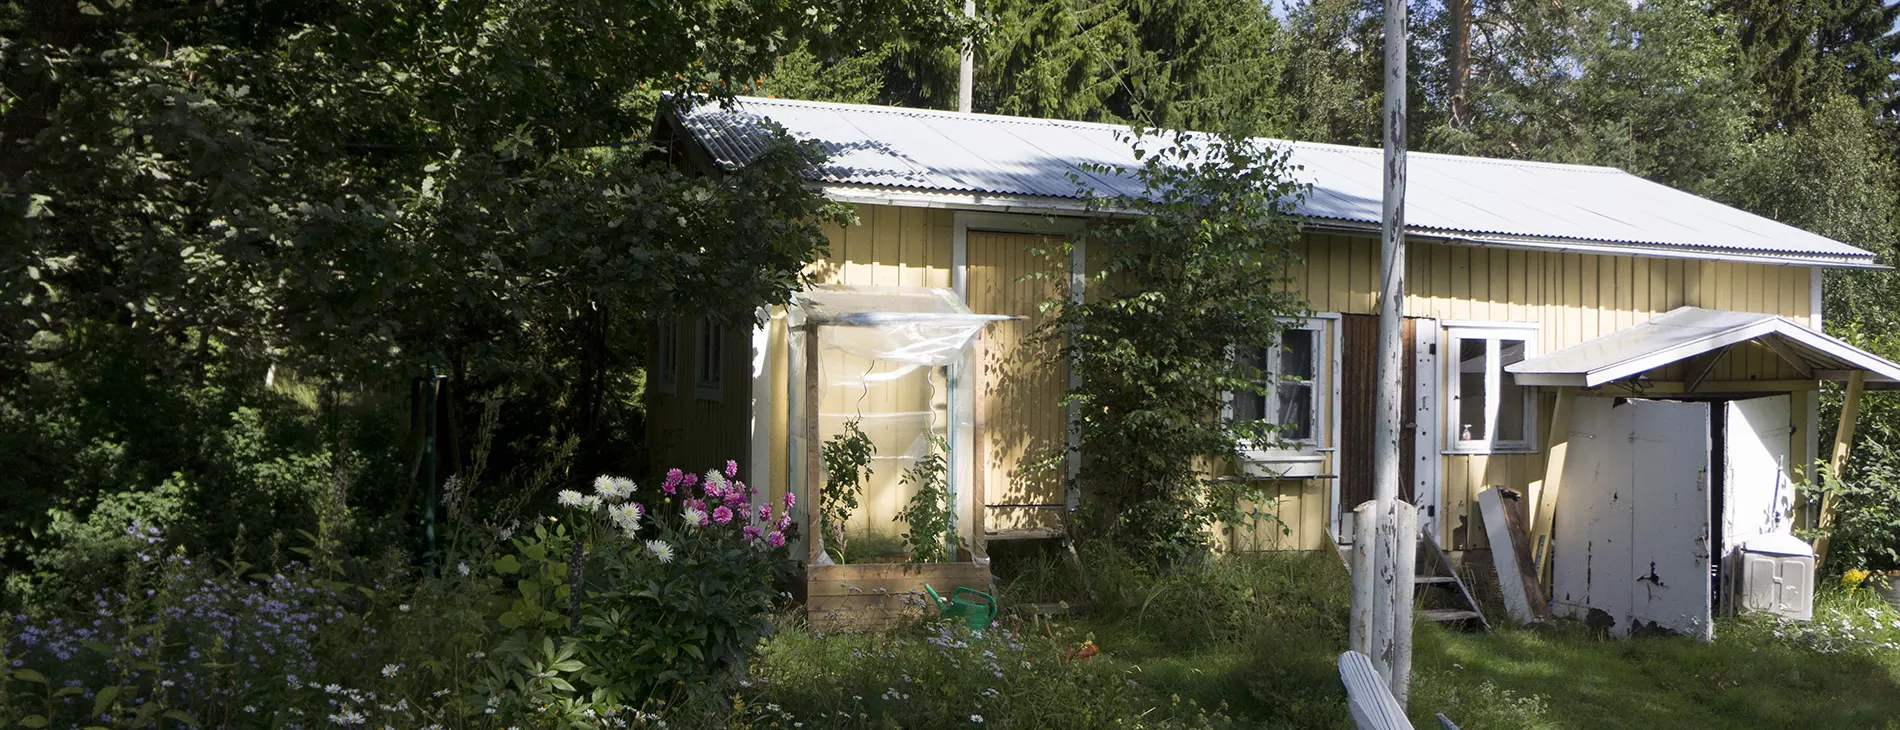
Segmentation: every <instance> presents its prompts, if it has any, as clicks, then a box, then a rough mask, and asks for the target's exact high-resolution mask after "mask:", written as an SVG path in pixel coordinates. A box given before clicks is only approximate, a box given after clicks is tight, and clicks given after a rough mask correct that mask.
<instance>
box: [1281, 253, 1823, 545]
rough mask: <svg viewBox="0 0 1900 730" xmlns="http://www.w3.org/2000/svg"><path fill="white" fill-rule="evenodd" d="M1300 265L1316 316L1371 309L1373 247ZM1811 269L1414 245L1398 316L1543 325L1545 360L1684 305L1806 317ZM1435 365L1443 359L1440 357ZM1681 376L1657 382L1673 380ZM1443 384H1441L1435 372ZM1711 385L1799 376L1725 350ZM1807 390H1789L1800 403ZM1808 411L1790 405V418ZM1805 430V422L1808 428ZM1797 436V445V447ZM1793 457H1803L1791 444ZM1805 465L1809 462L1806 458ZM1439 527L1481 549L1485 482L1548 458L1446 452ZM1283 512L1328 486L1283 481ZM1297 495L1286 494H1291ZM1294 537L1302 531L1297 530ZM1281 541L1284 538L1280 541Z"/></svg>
mask: <svg viewBox="0 0 1900 730" xmlns="http://www.w3.org/2000/svg"><path fill="white" fill-rule="evenodd" d="M1295 253H1297V254H1298V255H1299V256H1300V258H1301V261H1302V263H1301V264H1296V265H1295V266H1294V267H1293V268H1292V269H1291V270H1290V271H1289V274H1290V275H1291V276H1292V278H1293V280H1294V283H1293V286H1294V287H1295V289H1296V290H1298V291H1300V292H1302V293H1304V294H1305V296H1306V298H1307V301H1308V302H1309V304H1310V306H1311V307H1312V308H1313V310H1314V311H1319V312H1341V313H1373V312H1374V311H1375V310H1374V308H1373V300H1374V298H1375V294H1376V291H1377V288H1378V240H1377V239H1373V238H1363V237H1353V236H1344V235H1333V234H1309V235H1307V236H1305V237H1304V238H1303V240H1302V241H1301V242H1300V243H1299V244H1297V246H1296V251H1295ZM1809 282H1810V278H1809V270H1808V269H1807V268H1805V267H1798V266H1774V265H1762V264H1746V263H1729V262H1718V261H1691V260H1677V259H1658V258H1637V257H1633V256H1599V255H1592V254H1575V253H1557V252H1542V251H1508V250H1498V249H1485V248H1474V247H1463V246H1443V245H1436V244H1422V243H1414V244H1412V245H1411V247H1410V249H1409V256H1408V257H1407V260H1406V284H1407V287H1408V290H1407V294H1406V301H1405V314H1406V316H1408V317H1429V318H1432V319H1436V320H1440V321H1441V322H1443V321H1460V320H1462V321H1479V322H1521V323H1526V324H1530V325H1534V326H1536V327H1537V328H1538V340H1539V341H1538V352H1539V353H1540V354H1541V353H1549V352H1554V351H1556V350H1559V349H1562V348H1564V347H1569V346H1571V345H1575V344H1578V343H1581V342H1584V341H1586V340H1589V339H1592V338H1595V337H1600V336H1602V335H1606V334H1609V333H1612V332H1615V331H1618V330H1621V329H1625V328H1628V327H1630V326H1633V325H1636V324H1638V323H1641V322H1644V321H1648V320H1649V319H1650V318H1652V317H1654V316H1656V315H1659V314H1662V313H1664V312H1668V311H1669V310H1672V309H1675V308H1677V307H1681V306H1698V307H1705V308H1709V309H1731V310H1737V311H1746V312H1765V313H1769V314H1779V315H1783V316H1786V317H1789V318H1790V319H1795V320H1796V321H1802V322H1806V321H1811V319H1810V317H1811V316H1812V315H1813V312H1811V311H1810V306H1809V305H1810V301H1811V300H1810V299H1809V292H1808V287H1809ZM1440 362H1441V364H1442V363H1443V360H1442V359H1441V360H1440ZM1681 371H1682V369H1681V368H1680V367H1672V368H1669V369H1667V370H1665V371H1664V372H1663V373H1662V375H1663V378H1662V379H1680V378H1681V377H1682V376H1681ZM1439 377H1442V375H1441V376H1439ZM1709 378H1710V379H1711V380H1798V379H1799V378H1800V376H1799V374H1798V373H1796V372H1795V371H1794V369H1793V368H1791V367H1789V366H1788V365H1787V364H1786V363H1785V362H1783V361H1782V360H1781V359H1780V358H1779V357H1777V356H1775V354H1774V353H1773V352H1771V351H1769V350H1768V349H1767V348H1765V347H1762V346H1759V345H1753V344H1751V345H1748V346H1745V347H1736V348H1731V352H1730V353H1729V354H1727V355H1725V356H1724V357H1723V358H1722V359H1721V360H1720V361H1719V362H1718V363H1716V366H1715V369H1714V371H1713V372H1711V374H1710V375H1709ZM1553 398H1554V396H1552V395H1551V394H1549V393H1545V394H1544V396H1543V398H1542V399H1541V402H1540V407H1539V420H1540V425H1542V426H1544V428H1540V429H1539V431H1538V435H1539V438H1540V439H1541V438H1542V437H1543V436H1545V435H1546V430H1547V426H1548V421H1549V417H1550V408H1551V403H1552V401H1553ZM1802 398H1803V396H1802V394H1798V393H1797V394H1796V399H1797V400H1801V399H1802ZM1804 414H1805V411H1804V410H1802V409H1798V408H1797V409H1796V414H1795V417H1796V419H1797V420H1803V419H1804V418H1805V415H1804ZM1804 427H1805V426H1804ZM1798 440H1799V439H1797V441H1798ZM1797 450H1802V449H1800V447H1797ZM1801 456H1802V457H1803V458H1806V455H1805V454H1803V455H1801ZM1442 463H1443V469H1444V473H1443V477H1442V481H1441V489H1442V496H1441V505H1442V506H1441V508H1440V509H1441V511H1440V515H1441V521H1440V525H1441V528H1440V530H1441V532H1442V533H1444V539H1445V542H1446V547H1447V548H1448V549H1460V550H1461V549H1470V548H1485V547H1488V546H1489V541H1488V540H1487V538H1486V537H1485V534H1484V529H1483V525H1482V523H1481V522H1480V520H1479V518H1478V516H1477V512H1478V510H1477V495H1478V492H1480V491H1482V490H1483V489H1484V488H1485V487H1487V486H1491V485H1503V486H1508V487H1512V488H1516V489H1523V488H1524V487H1525V486H1526V485H1527V484H1529V483H1530V482H1531V481H1532V480H1536V479H1541V478H1543V469H1544V455H1543V454H1542V453H1541V449H1540V450H1539V453H1533V454H1493V455H1478V454H1470V455H1467V454H1447V455H1445V457H1444V458H1443V459H1442ZM1280 493H1281V498H1280V499H1279V500H1278V502H1277V507H1278V509H1280V510H1282V513H1281V514H1282V517H1283V518H1284V517H1285V516H1286V515H1299V516H1301V519H1302V520H1303V519H1304V515H1305V511H1306V509H1307V506H1306V505H1305V504H1303V503H1297V502H1303V501H1304V499H1306V498H1307V495H1311V494H1318V495H1319V498H1320V499H1322V500H1325V501H1326V502H1327V510H1328V518H1330V509H1331V504H1330V501H1331V496H1330V493H1329V490H1324V489H1319V490H1315V489H1312V488H1310V487H1309V486H1306V485H1301V486H1298V487H1295V486H1290V485H1289V486H1283V487H1282V488H1281V490H1280ZM1291 494H1298V495H1300V497H1297V498H1293V499H1289V497H1288V495H1291ZM1296 532H1299V531H1296ZM1300 537H1301V539H1299V540H1297V541H1295V540H1291V539H1288V540H1283V541H1281V542H1282V543H1283V546H1290V547H1295V548H1302V549H1314V548H1318V547H1323V546H1324V543H1320V542H1315V540H1314V539H1312V538H1310V537H1307V536H1306V535H1303V534H1302V535H1301V536H1300ZM1284 543H1291V544H1290V545H1284Z"/></svg>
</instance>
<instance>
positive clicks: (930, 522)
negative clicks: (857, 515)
mask: <svg viewBox="0 0 1900 730" xmlns="http://www.w3.org/2000/svg"><path fill="white" fill-rule="evenodd" d="M925 442H926V444H927V445H926V447H925V449H924V453H923V455H922V456H919V457H917V462H916V463H914V464H912V465H911V466H910V468H909V469H905V470H904V477H903V479H902V480H901V483H903V484H907V485H910V487H911V488H912V489H915V490H917V491H915V492H913V493H911V496H910V501H909V502H906V503H905V504H904V508H903V509H901V510H898V511H897V516H896V517H893V518H892V521H893V522H902V523H904V526H905V528H906V529H907V530H908V532H905V533H904V534H903V540H904V556H905V559H906V560H908V561H909V562H912V563H942V562H947V561H951V560H955V559H956V556H957V548H960V547H962V546H963V537H962V536H961V535H958V534H957V532H956V529H955V527H956V516H957V513H956V510H957V505H956V503H955V502H954V501H952V499H951V495H950V464H949V462H948V461H946V460H945V458H944V457H945V455H946V454H948V453H949V452H950V443H949V442H948V441H945V440H944V438H943V437H941V436H938V435H936V434H930V435H929V436H928V438H926V439H925Z"/></svg>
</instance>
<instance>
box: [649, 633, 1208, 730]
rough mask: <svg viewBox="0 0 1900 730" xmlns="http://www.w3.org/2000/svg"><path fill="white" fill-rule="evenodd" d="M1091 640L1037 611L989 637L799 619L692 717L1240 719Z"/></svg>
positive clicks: (1088, 724) (1086, 722)
mask: <svg viewBox="0 0 1900 730" xmlns="http://www.w3.org/2000/svg"><path fill="white" fill-rule="evenodd" d="M1086 642H1088V637H1087V636H1084V635H1082V634H1080V633H1079V632H1077V631H1075V630H1073V629H1071V628H1068V627H1065V626H1059V625H1056V624H1051V623H1047V622H1046V621H1039V620H1028V619H1024V620H1013V621H1012V622H1011V623H1009V624H1008V625H1007V628H1001V629H995V630H991V631H988V632H985V633H984V634H982V635H972V634H970V633H969V630H968V629H967V628H964V627H961V626H955V625H953V624H952V623H945V624H932V625H926V626H915V625H909V626H905V627H903V628H902V629H900V630H898V631H895V632H891V633H883V634H879V633H862V634H837V635H827V636H817V635H814V634H812V633H810V632H808V631H805V630H802V629H799V628H791V629H789V630H787V631H784V632H781V633H780V634H779V635H778V636H776V637H774V638H773V639H772V641H771V642H770V644H768V646H767V647H766V649H765V651H764V653H763V654H762V656H761V657H760V661H759V664H758V665H757V666H756V667H755V668H754V670H753V674H752V677H751V680H752V681H751V684H752V686H751V688H749V689H747V690H744V691H741V692H738V693H736V694H735V697H734V699H733V702H732V703H731V705H730V706H729V707H725V708H719V711H718V712H716V713H707V716H705V717H695V718H692V719H693V720H697V721H698V726H701V727H763V726H767V725H768V724H770V723H771V722H774V721H776V722H777V723H778V725H779V726H780V727H797V726H799V725H798V724H797V723H803V726H804V727H827V728H854V729H857V728H863V729H866V730H869V729H872V728H897V727H902V728H917V729H919V730H929V729H935V728H969V727H989V728H1022V729H1027V728H1052V729H1062V728H1077V729H1081V728H1091V729H1092V728H1131V729H1132V728H1152V729H1160V728H1181V729H1186V728H1197V729H1208V730H1211V729H1213V728H1230V727H1239V725H1238V724H1237V723H1235V722H1234V721H1233V720H1232V719H1230V718H1228V717H1227V716H1226V714H1225V713H1224V712H1223V711H1221V710H1219V709H1209V708H1206V707H1203V706H1199V705H1196V704H1195V703H1193V702H1190V701H1184V700H1182V699H1181V698H1178V697H1177V698H1169V697H1166V696H1165V695H1161V694H1159V693H1157V692H1155V691H1154V690H1152V689H1150V688H1148V687H1147V686H1146V683H1147V678H1146V677H1144V676H1143V675H1142V674H1141V672H1139V671H1138V670H1137V668H1135V667H1132V666H1129V665H1126V664H1121V663H1117V662H1112V661H1110V660H1109V659H1108V658H1107V657H1102V656H1095V657H1088V658H1082V657H1080V654H1081V648H1082V647H1083V646H1084V645H1085V644H1086ZM677 719H678V720H679V721H681V722H684V721H686V719H687V718H684V717H681V718H677Z"/></svg>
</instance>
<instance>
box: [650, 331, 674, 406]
mask: <svg viewBox="0 0 1900 730" xmlns="http://www.w3.org/2000/svg"><path fill="white" fill-rule="evenodd" d="M654 330H655V337H654V342H653V375H652V378H651V380H652V386H653V390H654V392H656V393H662V394H665V395H672V394H673V392H674V390H675V388H677V387H678V386H679V380H680V325H679V321H678V320H674V319H671V318H668V319H664V320H661V321H660V324H659V326H657V327H655V328H654Z"/></svg>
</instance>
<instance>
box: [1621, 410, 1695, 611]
mask: <svg viewBox="0 0 1900 730" xmlns="http://www.w3.org/2000/svg"><path fill="white" fill-rule="evenodd" d="M1628 407H1631V408H1634V409H1635V413H1633V414H1632V415H1633V417H1634V419H1635V422H1636V430H1635V433H1634V434H1633V436H1632V437H1631V439H1630V451H1631V463H1632V464H1633V465H1634V467H1633V472H1634V473H1633V477H1634V484H1633V486H1632V488H1631V489H1630V495H1631V497H1632V499H1631V502H1632V504H1631V505H1630V508H1631V509H1630V511H1631V513H1632V515H1633V517H1634V519H1633V521H1632V522H1631V530H1630V536H1631V540H1630V546H1631V548H1632V551H1633V555H1632V556H1631V557H1632V560H1631V565H1630V568H1631V571H1630V572H1631V574H1632V575H1633V577H1634V583H1632V584H1631V593H1632V600H1631V602H1630V625H1631V627H1632V628H1636V627H1637V626H1644V627H1649V628H1660V629H1665V630H1668V631H1672V632H1675V633H1678V634H1686V635H1689V636H1694V637H1697V638H1700V639H1703V640H1708V639H1712V638H1714V637H1715V634H1714V625H1713V624H1712V623H1711V619H1712V618H1713V616H1714V615H1715V614H1714V610H1713V605H1712V604H1711V597H1710V586H1709V580H1710V577H1709V454H1710V451H1709V405H1708V404H1706V403H1679V402H1668V401H1629V406H1628Z"/></svg>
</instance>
